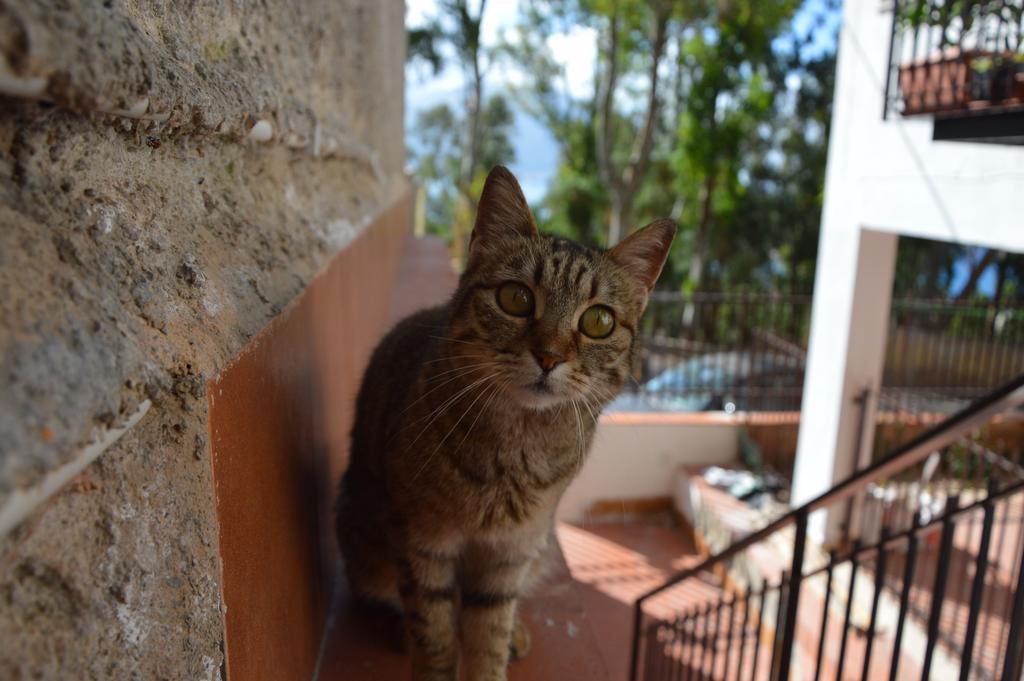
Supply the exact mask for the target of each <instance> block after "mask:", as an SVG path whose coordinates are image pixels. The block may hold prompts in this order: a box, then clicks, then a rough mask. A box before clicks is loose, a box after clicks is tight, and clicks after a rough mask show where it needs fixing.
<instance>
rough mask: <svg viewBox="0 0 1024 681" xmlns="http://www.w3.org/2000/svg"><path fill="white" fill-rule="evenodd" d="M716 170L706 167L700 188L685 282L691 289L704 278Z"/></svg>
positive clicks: (697, 287)
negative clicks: (699, 205)
mask: <svg viewBox="0 0 1024 681" xmlns="http://www.w3.org/2000/svg"><path fill="white" fill-rule="evenodd" d="M717 175H718V173H717V171H716V169H715V168H709V169H708V175H707V177H706V178H705V179H704V186H703V187H702V188H701V197H700V204H701V207H700V222H698V223H697V233H696V234H695V235H694V238H693V253H692V254H691V256H690V271H689V272H687V273H686V278H687V282H688V283H689V286H690V290H691V291H698V290H700V286H701V284H702V283H703V279H704V263H705V261H706V260H707V250H708V236H709V235H710V233H711V220H712V216H711V211H712V203H713V200H714V196H715V185H716V184H717Z"/></svg>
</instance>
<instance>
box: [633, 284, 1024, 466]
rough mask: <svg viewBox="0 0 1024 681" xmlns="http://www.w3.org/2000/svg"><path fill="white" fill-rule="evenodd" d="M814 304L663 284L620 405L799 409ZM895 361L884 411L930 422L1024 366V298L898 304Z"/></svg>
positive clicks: (892, 328) (892, 340) (891, 354)
mask: <svg viewBox="0 0 1024 681" xmlns="http://www.w3.org/2000/svg"><path fill="white" fill-rule="evenodd" d="M810 312H811V299H810V296H804V295H752V294H751V295H748V294H721V293H697V294H693V295H687V296H684V295H681V294H677V293H666V292H655V293H654V294H653V295H652V298H651V301H650V304H649V306H648V312H647V314H646V315H645V317H644V321H643V325H642V327H641V335H642V341H643V349H642V352H641V354H640V365H639V366H638V367H636V369H635V376H636V381H635V382H634V383H632V384H631V385H630V386H629V387H628V388H627V389H626V391H625V394H624V395H623V396H622V397H620V399H619V400H618V401H617V402H616V403H615V405H614V408H616V409H619V410H623V411H625V410H635V411H703V410H726V411H798V410H799V409H800V401H801V397H802V391H803V382H804V365H805V359H806V348H807V337H808V333H809V328H810ZM885 358H886V359H885V371H884V374H883V381H882V394H881V395H880V396H879V402H878V406H879V411H880V412H881V413H882V415H883V418H885V417H886V415H889V416H892V415H893V414H898V415H900V417H901V418H900V419H896V420H899V421H900V423H911V424H912V423H913V422H914V420H913V418H907V416H908V415H911V416H913V415H921V414H925V415H929V414H930V415H933V416H932V417H931V420H929V418H928V417H925V418H923V419H921V424H922V426H926V425H928V424H930V423H934V421H935V420H936V419H937V418H941V415H944V414H948V413H951V412H952V411H954V410H956V409H958V408H960V407H962V406H963V405H964V404H966V403H967V402H969V401H970V400H971V399H972V398H974V397H976V396H978V395H980V394H982V393H984V392H986V391H987V390H988V389H990V388H991V387H992V386H993V385H996V384H998V383H999V381H1000V380H1002V379H1004V378H1005V377H1007V376H1012V375H1014V374H1016V373H1018V372H1020V371H1024V306H1020V305H1011V306H999V307H997V306H995V305H986V304H977V303H960V302H955V301H927V300H913V299H897V300H893V301H892V307H891V318H890V324H889V335H888V339H887V342H886V351H885ZM915 432H919V431H915V430H913V429H912V428H911V429H910V430H908V431H907V433H908V434H913V433H915ZM900 441H902V440H898V439H897V440H890V441H888V444H889V445H890V446H894V445H895V444H898V442H900Z"/></svg>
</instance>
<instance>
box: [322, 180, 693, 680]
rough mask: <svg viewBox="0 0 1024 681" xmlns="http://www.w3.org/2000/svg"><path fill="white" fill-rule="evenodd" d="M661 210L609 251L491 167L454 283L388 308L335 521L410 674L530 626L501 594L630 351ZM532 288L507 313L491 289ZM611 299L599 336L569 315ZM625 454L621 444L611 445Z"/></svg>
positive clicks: (442, 675) (357, 579) (505, 656)
mask: <svg viewBox="0 0 1024 681" xmlns="http://www.w3.org/2000/svg"><path fill="white" fill-rule="evenodd" d="M674 234H675V226H674V225H673V224H672V223H671V222H668V221H659V222H656V223H653V224H652V225H649V226H648V227H646V228H644V229H643V230H641V231H639V232H637V233H635V234H634V235H632V236H631V237H630V238H628V239H627V240H626V241H624V242H623V243H621V244H619V246H618V247H616V248H614V249H611V250H610V251H598V250H593V249H588V248H584V247H582V246H580V245H578V244H576V243H574V242H572V241H568V240H566V239H561V238H555V237H549V236H545V235H541V234H539V233H538V232H537V229H536V226H535V224H534V221H533V218H532V216H531V214H530V211H529V209H528V207H527V205H526V201H525V199H524V198H523V195H522V192H521V191H520V189H519V185H518V183H517V182H516V180H515V178H514V177H513V176H512V175H511V173H509V172H508V171H507V170H505V169H504V168H496V169H495V170H493V171H492V172H491V174H490V175H489V176H488V179H487V182H486V185H485V188H484V191H483V194H482V196H481V199H480V204H479V209H478V215H477V221H476V226H475V228H474V231H473V236H472V239H471V243H470V252H469V261H468V264H467V269H466V271H465V273H464V274H463V275H462V278H461V279H460V282H459V286H458V290H457V291H456V293H455V295H454V296H453V298H452V300H451V301H450V302H449V303H448V304H447V305H445V306H443V307H438V308H434V309H430V310H425V311H423V312H420V313H418V314H415V315H413V316H411V317H409V318H407V319H405V320H404V321H403V322H401V323H400V324H398V326H396V327H395V328H394V329H393V330H392V331H391V332H390V333H389V334H388V335H387V336H386V337H385V338H384V340H383V341H382V342H381V343H380V345H379V346H378V347H377V349H376V351H375V353H374V355H373V358H372V359H371V362H370V366H369V368H368V369H367V371H366V374H365V376H364V378H363V384H362V388H361V390H360V393H359V398H358V403H357V409H356V422H355V426H354V428H353V432H352V457H351V464H350V466H349V469H348V471H347V472H346V474H345V476H344V479H343V481H342V486H341V496H340V499H339V506H338V537H339V541H340V543H341V548H342V552H343V554H344V558H345V564H346V571H347V574H348V578H349V584H350V587H351V589H352V590H353V592H354V594H355V595H356V596H357V597H360V598H362V599H366V600H371V601H378V602H383V603H388V604H392V605H394V606H396V608H398V609H400V611H401V613H402V616H403V621H404V625H405V630H406V633H407V640H408V645H409V647H410V652H411V654H412V661H413V677H414V678H415V679H417V680H424V679H438V680H441V679H444V680H449V681H450V680H454V679H457V678H459V669H460V667H461V668H462V669H463V678H465V679H471V680H473V681H477V680H484V679H487V680H491V679H493V680H499V679H504V678H505V670H506V666H507V664H508V660H509V654H510V648H511V649H512V651H513V652H514V653H518V654H523V653H524V652H525V650H524V648H525V647H526V646H527V645H528V638H527V633H526V631H525V629H524V628H523V627H522V624H521V623H520V622H518V621H517V619H516V601H517V599H518V597H519V596H520V594H522V593H523V592H524V590H525V589H527V588H528V587H529V585H530V584H531V583H532V582H533V581H535V580H536V579H537V577H538V575H539V573H540V572H541V569H542V567H543V564H544V559H545V554H546V552H547V551H548V549H549V547H550V546H551V543H552V542H553V538H552V536H551V534H552V518H553V515H554V512H555V506H556V504H557V503H558V500H559V498H560V497H561V495H562V492H563V491H564V490H565V488H566V486H567V485H568V484H569V481H570V480H571V479H572V477H573V475H574V474H575V473H576V472H577V471H578V470H579V468H580V466H581V464H582V463H583V459H584V457H585V455H586V452H587V449H588V447H589V445H590V441H591V437H592V436H593V433H594V427H595V421H596V418H597V415H598V414H599V413H600V411H601V409H602V408H603V407H604V405H605V404H606V403H607V402H608V401H609V400H610V399H611V398H612V397H613V396H614V395H615V393H616V392H618V390H619V388H620V387H621V386H622V383H623V381H624V380H625V379H626V377H627V375H628V374H629V371H630V367H631V366H632V361H633V353H634V351H635V349H636V329H637V323H638V321H639V319H640V315H641V314H642V312H643V309H644V306H645V305H646V301H647V296H648V293H649V291H650V289H651V287H652V286H653V285H654V282H655V280H656V279H657V277H658V274H659V273H660V271H661V268H662V265H663V263H664V260H665V257H666V255H667V253H668V248H669V245H670V244H671V241H672V238H673V236H674ZM507 282H516V283H518V284H521V285H525V286H526V287H528V288H529V290H530V292H531V293H532V296H533V304H534V308H533V309H532V312H531V313H530V314H529V315H528V316H525V317H517V316H514V315H511V314H508V313H507V312H506V311H504V310H503V308H502V306H501V304H499V301H498V298H497V294H496V291H497V290H498V288H499V287H501V286H502V285H503V284H505V283H507ZM595 304H600V305H604V306H607V307H608V308H609V309H610V310H612V311H613V313H614V320H615V324H614V328H613V330H612V332H611V334H610V335H609V336H608V337H607V338H602V339H594V338H590V337H588V336H587V335H585V334H584V333H582V332H581V329H580V316H581V314H582V313H583V312H584V311H585V310H586V309H588V308H589V307H591V306H593V305H595ZM624 455H627V454H626V453H624Z"/></svg>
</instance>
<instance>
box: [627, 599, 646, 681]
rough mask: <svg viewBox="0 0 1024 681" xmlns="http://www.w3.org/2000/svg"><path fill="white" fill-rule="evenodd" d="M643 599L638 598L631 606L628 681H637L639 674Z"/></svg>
mask: <svg viewBox="0 0 1024 681" xmlns="http://www.w3.org/2000/svg"><path fill="white" fill-rule="evenodd" d="M643 617H644V599H643V598H638V599H637V600H636V605H635V606H633V650H632V652H631V653H630V661H629V681H637V677H638V675H639V673H640V669H639V666H640V639H641V636H640V634H641V631H640V627H641V626H643Z"/></svg>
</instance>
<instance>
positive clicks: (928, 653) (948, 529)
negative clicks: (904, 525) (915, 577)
mask: <svg viewBox="0 0 1024 681" xmlns="http://www.w3.org/2000/svg"><path fill="white" fill-rule="evenodd" d="M959 507H960V497H958V496H956V495H954V496H951V497H949V498H948V499H946V508H945V510H944V511H943V517H942V539H941V540H940V541H941V543H940V545H939V555H938V556H937V558H936V560H937V561H938V569H937V571H936V573H935V587H934V588H933V589H932V609H931V614H930V615H929V617H928V640H927V642H926V643H925V649H924V662H923V663H922V664H921V681H928V679H929V677H930V676H931V671H932V657H933V656H934V655H935V644H936V643H937V642H938V639H939V623H940V622H941V621H942V606H943V602H944V601H945V600H946V582H947V581H948V580H949V561H950V554H952V552H953V530H954V527H953V515H954V514H955V513H956V511H957V509H958V508H959Z"/></svg>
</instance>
